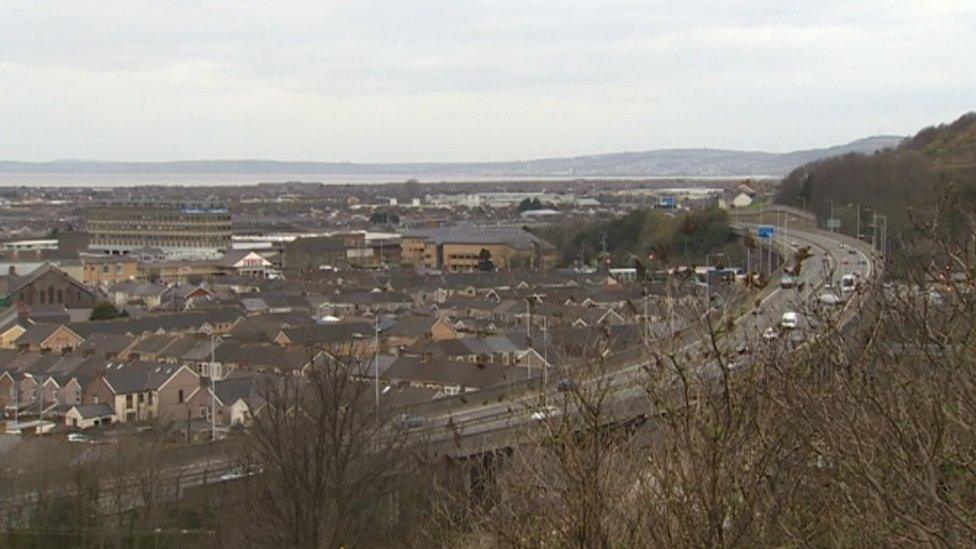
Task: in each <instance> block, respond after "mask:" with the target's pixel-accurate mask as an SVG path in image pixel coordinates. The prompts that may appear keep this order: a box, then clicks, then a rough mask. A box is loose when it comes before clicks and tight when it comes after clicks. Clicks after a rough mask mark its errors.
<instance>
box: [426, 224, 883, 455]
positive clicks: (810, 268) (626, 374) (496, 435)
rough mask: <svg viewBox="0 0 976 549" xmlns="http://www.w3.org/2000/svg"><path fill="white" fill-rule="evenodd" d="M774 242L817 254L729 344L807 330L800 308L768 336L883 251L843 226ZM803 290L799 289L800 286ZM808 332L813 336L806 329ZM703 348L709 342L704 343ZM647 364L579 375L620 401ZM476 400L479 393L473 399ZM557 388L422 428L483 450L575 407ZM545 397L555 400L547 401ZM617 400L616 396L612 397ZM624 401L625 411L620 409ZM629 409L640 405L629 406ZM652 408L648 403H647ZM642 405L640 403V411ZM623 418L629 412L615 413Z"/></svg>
mask: <svg viewBox="0 0 976 549" xmlns="http://www.w3.org/2000/svg"><path fill="white" fill-rule="evenodd" d="M734 228H735V229H737V230H739V231H748V232H749V233H750V234H753V235H754V234H755V232H756V226H755V225H753V224H736V225H734ZM772 245H774V246H776V247H777V248H778V249H779V253H780V254H781V255H783V256H784V257H787V258H790V259H788V260H787V262H788V263H789V262H790V261H791V259H792V257H793V255H794V253H795V252H796V251H797V250H798V249H800V248H803V247H809V249H810V252H811V254H812V255H811V256H810V257H809V258H808V259H807V260H806V261H805V262H804V263H803V268H802V270H801V273H800V277H799V280H798V282H800V283H801V284H798V287H797V288H791V289H782V288H780V287H779V280H778V279H773V280H770V282H769V284H770V286H769V287H767V290H766V291H765V292H763V294H760V295H761V299H760V305H759V307H758V308H756V307H753V306H751V305H750V307H748V308H747V309H748V312H747V313H746V314H744V315H742V316H740V317H739V318H737V319H735V321H734V323H733V326H734V328H733V330H732V331H731V332H729V333H728V334H726V335H725V336H724V337H725V339H726V340H727V343H726V345H729V344H731V345H732V346H733V348H734V347H736V346H738V347H742V348H755V346H757V345H763V344H768V345H773V344H778V343H777V342H778V341H779V340H781V339H785V338H787V337H793V336H795V335H801V334H808V333H809V332H810V331H811V330H812V328H811V326H810V323H809V321H807V320H806V319H805V318H804V317H803V316H802V315H801V316H800V319H801V320H800V326H799V327H798V329H797V330H794V331H788V332H784V333H782V335H781V336H780V337H779V338H776V339H775V340H772V341H767V340H766V339H765V338H764V337H762V333H763V331H765V330H766V329H767V328H768V327H774V328H776V327H778V326H779V324H780V321H781V319H782V318H783V313H785V312H787V311H801V310H804V309H806V308H807V305H805V304H809V302H810V300H815V299H817V297H818V296H819V295H820V294H821V293H822V292H823V291H825V290H824V287H825V285H826V284H827V282H828V281H831V282H832V283H833V288H832V289H830V290H826V291H829V292H831V293H834V294H835V295H837V296H841V297H846V296H845V295H843V294H842V292H841V290H840V287H839V282H840V280H841V277H843V276H844V275H850V274H857V275H859V276H860V277H861V280H863V281H870V280H871V277H872V276H874V275H875V269H876V268H877V263H878V257H877V256H876V255H875V253H874V250H873V249H872V247H871V246H870V245H869V244H866V243H864V242H861V241H858V240H855V239H853V238H849V237H846V236H844V235H840V234H837V233H829V232H826V231H822V230H790V231H789V232H788V233H787V234H780V235H778V236H777V237H775V238H774V239H773V242H772ZM800 287H802V288H803V289H802V290H800V289H799V288H800ZM849 304H850V300H849V301H848V302H847V303H842V304H840V305H838V306H837V310H844V309H846V308H847V306H848V305H849ZM804 339H809V336H808V335H805V336H804ZM703 346H704V341H701V340H698V341H692V342H688V343H686V344H685V345H684V346H683V347H681V348H680V349H678V351H680V352H681V354H685V353H684V352H683V351H690V350H693V349H694V348H695V347H703ZM702 350H703V349H702ZM648 365H649V358H648V356H647V355H646V354H645V355H644V356H643V357H642V358H640V359H636V360H634V361H633V362H632V363H630V364H625V365H622V367H619V368H614V369H609V368H608V369H607V370H606V371H605V373H604V374H602V375H599V376H596V377H594V378H590V379H582V380H576V382H577V383H578V384H579V386H580V389H581V390H583V391H584V392H585V390H586V389H587V388H595V387H596V386H597V384H600V385H599V386H600V387H601V388H605V389H606V390H609V391H610V392H611V393H613V396H614V399H613V400H614V401H616V402H617V403H620V402H628V403H632V402H633V399H634V398H635V397H639V396H641V395H643V393H642V391H643V389H642V385H641V381H642V380H643V379H644V377H645V374H644V371H645V369H646V368H647V367H648ZM710 365H711V366H717V364H716V363H714V362H713V363H712V364H708V363H706V364H703V365H702V366H700V367H699V370H700V372H699V373H700V374H707V370H708V369H709V366H710ZM472 400H474V398H472ZM499 400H501V399H499ZM562 400H563V399H561V398H560V393H559V391H558V390H557V389H556V388H555V387H552V386H550V387H549V388H546V389H544V390H543V391H526V392H524V393H522V394H520V395H514V396H512V397H510V398H508V399H505V400H501V401H496V402H490V403H485V404H481V405H468V406H465V407H461V408H457V409H453V410H448V411H442V412H439V413H433V414H430V415H427V416H424V427H423V428H422V430H424V431H426V433H427V435H428V437H429V439H430V440H431V441H434V442H436V441H443V442H448V441H453V442H454V443H457V441H458V440H459V439H462V438H481V439H486V440H485V441H483V442H482V443H480V444H478V445H475V446H476V447H477V448H478V449H481V450H484V449H489V448H491V447H492V445H493V444H495V443H492V442H489V441H488V440H487V439H492V440H495V441H497V442H496V443H497V444H498V445H502V444H504V443H506V442H508V441H510V439H512V438H513V436H512V435H516V436H517V432H519V431H524V430H525V429H526V428H527V427H531V426H532V425H534V424H537V423H538V422H539V421H540V420H542V419H546V418H547V417H553V416H556V415H558V414H563V413H573V411H572V410H571V407H570V406H566V405H562V406H557V405H554V404H553V403H559V402H561V401H562ZM546 403H549V404H548V405H546ZM611 404H612V403H611ZM621 408H623V410H620V409H621ZM626 408H627V407H626V406H623V407H621V406H614V409H615V410H617V411H623V413H624V414H626V413H627V410H626ZM631 408H639V407H638V406H631ZM644 410H645V411H646V408H644ZM640 412H641V411H640V410H639V409H638V410H634V413H640ZM617 419H618V420H619V419H624V418H619V417H618V418H617Z"/></svg>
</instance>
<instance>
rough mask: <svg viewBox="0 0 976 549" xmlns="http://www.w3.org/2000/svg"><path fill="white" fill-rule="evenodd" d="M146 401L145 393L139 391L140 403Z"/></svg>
mask: <svg viewBox="0 0 976 549" xmlns="http://www.w3.org/2000/svg"><path fill="white" fill-rule="evenodd" d="M145 401H146V395H145V393H139V404H142V403H143V402H145Z"/></svg>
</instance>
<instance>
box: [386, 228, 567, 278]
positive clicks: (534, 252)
mask: <svg viewBox="0 0 976 549" xmlns="http://www.w3.org/2000/svg"><path fill="white" fill-rule="evenodd" d="M401 247H402V254H403V260H404V261H405V262H409V263H412V264H414V265H417V266H422V267H426V268H430V269H444V270H446V271H451V272H472V271H477V270H479V269H480V268H481V266H482V254H483V253H484V252H487V259H488V260H490V262H491V264H492V266H493V268H496V269H513V268H535V269H547V268H550V267H552V266H553V264H554V263H555V260H556V249H555V247H553V245H552V244H549V243H548V242H546V241H544V240H542V239H540V238H538V237H536V236H535V235H533V234H532V233H530V232H528V231H526V230H525V229H522V228H521V227H477V226H471V225H458V226H454V227H438V228H435V229H414V230H410V231H407V232H405V233H404V234H403V237H402V241H401Z"/></svg>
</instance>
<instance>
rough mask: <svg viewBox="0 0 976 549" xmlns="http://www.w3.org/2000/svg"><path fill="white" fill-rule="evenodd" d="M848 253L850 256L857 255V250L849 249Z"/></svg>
mask: <svg viewBox="0 0 976 549" xmlns="http://www.w3.org/2000/svg"><path fill="white" fill-rule="evenodd" d="M847 253H848V254H849V255H857V250H855V249H854V248H848V249H847Z"/></svg>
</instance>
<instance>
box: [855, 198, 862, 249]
mask: <svg viewBox="0 0 976 549" xmlns="http://www.w3.org/2000/svg"><path fill="white" fill-rule="evenodd" d="M854 208H855V210H854V211H855V212H856V214H855V216H854V219H855V221H854V237H855V238H857V239H858V240H861V205H860V204H854Z"/></svg>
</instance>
